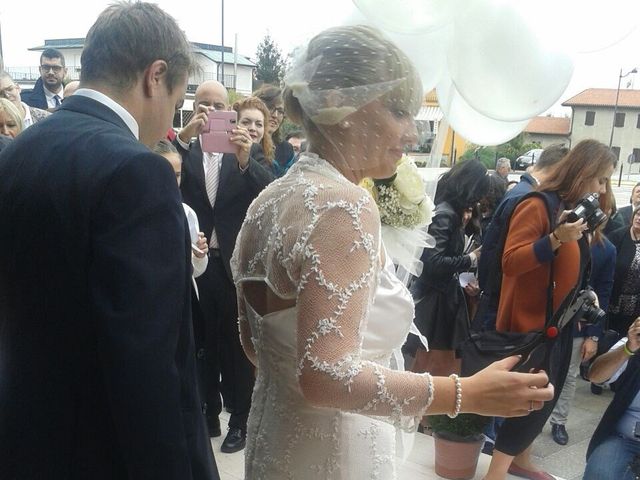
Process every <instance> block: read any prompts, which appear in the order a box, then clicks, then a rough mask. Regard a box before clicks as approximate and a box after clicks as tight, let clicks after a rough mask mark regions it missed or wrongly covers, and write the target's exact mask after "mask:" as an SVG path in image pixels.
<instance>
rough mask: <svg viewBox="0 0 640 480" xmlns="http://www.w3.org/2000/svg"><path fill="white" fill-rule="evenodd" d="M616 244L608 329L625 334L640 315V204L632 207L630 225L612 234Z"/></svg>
mask: <svg viewBox="0 0 640 480" xmlns="http://www.w3.org/2000/svg"><path fill="white" fill-rule="evenodd" d="M609 240H610V241H611V243H613V245H614V246H615V247H616V250H617V251H618V256H617V258H616V270H615V275H614V280H613V292H612V293H611V303H610V305H609V328H611V329H613V330H615V331H617V332H618V333H619V334H620V336H622V335H624V334H625V332H626V331H627V329H628V328H629V325H631V322H633V321H634V319H636V318H637V317H638V316H640V207H636V208H635V209H634V210H633V214H632V216H631V227H626V226H625V227H622V228H620V229H618V230H616V231H614V232H613V233H611V235H609Z"/></svg>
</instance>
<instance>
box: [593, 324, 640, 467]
mask: <svg viewBox="0 0 640 480" xmlns="http://www.w3.org/2000/svg"><path fill="white" fill-rule="evenodd" d="M637 353H640V318H636V319H635V321H633V322H632V323H631V325H630V326H629V329H628V332H627V336H626V337H625V338H622V339H621V340H620V341H619V342H618V343H617V344H616V345H614V346H613V347H612V348H611V350H609V351H608V352H607V353H605V354H604V355H601V356H600V357H598V358H597V359H596V361H595V362H593V365H592V366H591V369H590V370H589V380H591V381H592V382H596V383H602V382H604V383H607V384H612V383H615V385H616V387H615V392H616V393H615V396H614V397H613V400H612V401H611V403H610V404H609V407H607V410H606V411H605V412H604V415H603V416H602V419H601V420H600V423H599V424H598V426H597V428H596V431H595V432H594V433H593V437H591V442H589V448H588V449H587V467H586V469H585V472H584V477H583V479H584V480H635V479H636V478H638V477H637V475H638V474H639V473H640V462H638V458H639V456H640V421H639V420H640V415H639V412H640V374H639V373H638V372H640V354H637ZM633 464H635V468H634V465H633Z"/></svg>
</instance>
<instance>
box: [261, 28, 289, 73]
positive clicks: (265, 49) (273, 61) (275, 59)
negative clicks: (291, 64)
mask: <svg viewBox="0 0 640 480" xmlns="http://www.w3.org/2000/svg"><path fill="white" fill-rule="evenodd" d="M285 68H286V61H285V60H284V58H283V57H282V53H281V52H280V47H278V44H277V43H276V42H275V41H274V40H273V39H272V38H271V35H269V34H268V33H267V34H266V35H265V36H264V38H263V39H262V41H261V42H260V44H259V45H258V49H257V51H256V80H258V81H260V82H263V83H270V84H273V85H279V84H280V82H281V80H282V77H283V76H284V71H285Z"/></svg>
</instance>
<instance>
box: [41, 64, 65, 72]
mask: <svg viewBox="0 0 640 480" xmlns="http://www.w3.org/2000/svg"><path fill="white" fill-rule="evenodd" d="M63 69H64V65H46V64H45V65H40V71H42V72H44V73H48V72H49V71H52V72H53V73H60V72H61V71H62V70H63Z"/></svg>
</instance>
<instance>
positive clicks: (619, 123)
mask: <svg viewBox="0 0 640 480" xmlns="http://www.w3.org/2000/svg"><path fill="white" fill-rule="evenodd" d="M562 105H563V106H567V107H571V110H572V116H571V144H573V145H575V144H576V143H578V142H579V141H581V140H584V139H587V138H594V139H596V140H599V141H600V142H602V143H604V144H607V145H609V142H610V141H611V148H612V150H613V151H614V153H615V154H616V155H617V156H618V159H619V161H621V162H622V164H623V167H622V168H623V172H624V173H638V171H639V170H640V90H620V95H619V98H618V106H617V109H616V107H615V106H616V89H608V88H589V89H587V90H585V91H583V92H581V93H579V94H578V95H576V96H574V97H572V98H570V99H569V100H567V101H566V102H564V103H563V104H562ZM614 110H615V118H614ZM612 132H613V136H612Z"/></svg>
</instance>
